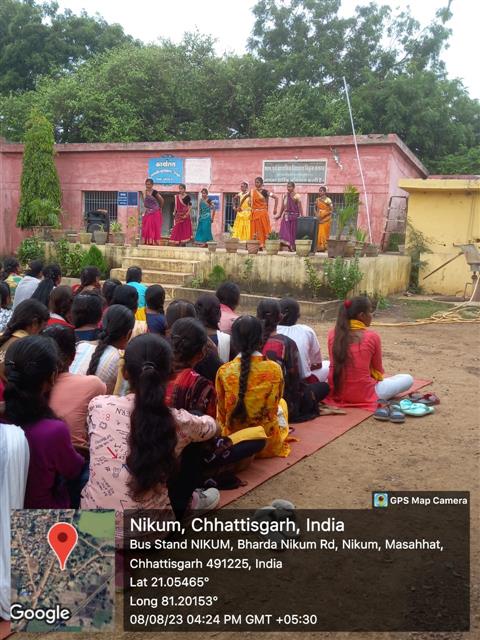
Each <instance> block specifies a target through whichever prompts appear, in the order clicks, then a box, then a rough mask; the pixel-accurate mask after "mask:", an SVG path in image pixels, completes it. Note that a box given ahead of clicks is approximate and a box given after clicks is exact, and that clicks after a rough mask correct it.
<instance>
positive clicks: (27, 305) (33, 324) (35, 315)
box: [0, 299, 49, 380]
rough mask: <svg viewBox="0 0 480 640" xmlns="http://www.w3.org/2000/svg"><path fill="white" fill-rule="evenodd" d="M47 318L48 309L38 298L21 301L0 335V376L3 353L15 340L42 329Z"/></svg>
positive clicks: (1, 373) (3, 376)
mask: <svg viewBox="0 0 480 640" xmlns="http://www.w3.org/2000/svg"><path fill="white" fill-rule="evenodd" d="M48 318H49V313H48V309H47V307H46V306H45V305H43V304H42V303H41V302H39V301H38V300H32V299H29V300H24V301H23V302H21V303H20V304H19V305H18V307H17V308H16V309H15V311H14V312H13V314H12V317H11V318H10V320H9V321H8V324H7V326H6V327H5V331H4V332H3V333H2V335H1V336H0V378H3V380H6V378H5V354H6V352H7V349H8V347H9V346H10V345H11V344H13V343H14V342H15V341H17V340H20V339H21V338H26V337H27V336H31V335H37V334H39V333H41V332H42V331H43V329H44V328H45V326H46V324H47V322H48Z"/></svg>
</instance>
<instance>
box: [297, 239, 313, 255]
mask: <svg viewBox="0 0 480 640" xmlns="http://www.w3.org/2000/svg"><path fill="white" fill-rule="evenodd" d="M311 250H312V239H311V238H309V237H308V236H303V238H300V239H299V240H295V251H296V252H297V256H300V257H301V258H306V257H307V256H308V255H309V254H310V251H311Z"/></svg>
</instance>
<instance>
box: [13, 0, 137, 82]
mask: <svg viewBox="0 0 480 640" xmlns="http://www.w3.org/2000/svg"><path fill="white" fill-rule="evenodd" d="M132 41H133V40H132V38H131V37H130V36H127V35H125V33H124V31H123V29H122V27H121V26H120V25H118V24H113V25H109V24H107V22H105V20H104V19H103V18H101V17H99V16H97V17H92V16H89V15H87V14H86V13H85V12H82V13H81V14H80V15H79V16H77V15H75V14H73V13H72V12H71V11H70V10H69V9H67V10H66V11H65V12H64V13H59V12H58V4H57V3H56V2H52V1H50V2H45V3H41V4H37V3H36V2H35V0H2V2H1V3H0V93H7V92H9V91H25V90H29V89H33V88H34V87H35V85H36V82H37V80H38V79H39V78H40V77H41V76H45V75H48V74H57V73H59V72H61V71H62V70H66V69H70V70H71V69H74V68H75V67H76V66H77V65H78V64H80V63H81V62H83V61H84V60H87V59H88V58H90V57H91V56H92V55H94V54H96V53H98V52H101V51H105V50H107V49H111V48H112V47H116V46H118V45H121V44H124V43H126V42H132Z"/></svg>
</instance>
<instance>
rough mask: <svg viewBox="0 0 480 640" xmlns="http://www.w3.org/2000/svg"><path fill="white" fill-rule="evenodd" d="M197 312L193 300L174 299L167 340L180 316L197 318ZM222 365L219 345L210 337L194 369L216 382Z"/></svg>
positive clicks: (168, 316) (169, 308) (168, 317)
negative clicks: (204, 351) (203, 354)
mask: <svg viewBox="0 0 480 640" xmlns="http://www.w3.org/2000/svg"><path fill="white" fill-rule="evenodd" d="M196 317H197V312H196V311H195V307H194V306H193V304H192V303H191V302H188V301H187V300H173V301H172V302H171V303H170V304H169V305H168V308H167V313H166V315H165V319H166V321H167V331H166V336H167V340H170V331H171V328H172V326H173V324H174V323H175V322H176V321H177V320H179V319H180V318H196ZM221 366H222V361H221V360H220V358H219V357H218V350H217V346H216V345H215V344H214V343H213V342H212V341H211V340H210V339H209V340H208V341H207V350H206V354H205V356H204V358H203V359H202V360H200V362H198V363H197V364H196V365H195V367H194V369H195V371H196V372H197V373H199V374H200V375H201V376H203V377H204V378H206V379H207V380H210V382H213V383H215V378H216V377H217V371H218V370H219V368H220V367H221Z"/></svg>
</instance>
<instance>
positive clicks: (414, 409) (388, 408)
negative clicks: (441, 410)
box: [373, 398, 435, 424]
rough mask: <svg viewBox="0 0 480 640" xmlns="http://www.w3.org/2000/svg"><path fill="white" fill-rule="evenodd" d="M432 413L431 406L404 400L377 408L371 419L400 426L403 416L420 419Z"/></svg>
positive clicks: (407, 399) (403, 419) (433, 411)
mask: <svg viewBox="0 0 480 640" xmlns="http://www.w3.org/2000/svg"><path fill="white" fill-rule="evenodd" d="M432 413H435V409H434V408H433V407H432V406H428V405H427V404H424V403H422V402H413V401H412V400H410V398H404V399H403V400H400V401H396V402H390V403H386V404H384V405H382V406H381V407H378V409H377V410H376V411H375V413H374V414H373V417H374V418H375V420H381V421H384V422H394V423H396V424H401V423H402V422H405V416H413V417H415V418H422V417H423V416H428V415H431V414H432Z"/></svg>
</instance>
